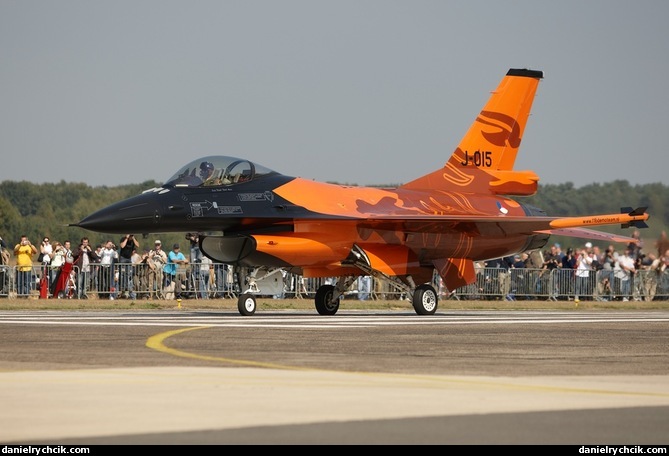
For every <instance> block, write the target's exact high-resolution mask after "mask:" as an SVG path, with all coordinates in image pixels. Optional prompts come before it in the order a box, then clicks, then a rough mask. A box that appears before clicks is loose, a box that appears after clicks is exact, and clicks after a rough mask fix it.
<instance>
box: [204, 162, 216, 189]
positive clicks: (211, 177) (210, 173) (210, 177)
mask: <svg viewBox="0 0 669 456" xmlns="http://www.w3.org/2000/svg"><path fill="white" fill-rule="evenodd" d="M214 171H215V170H214V165H213V164H212V163H211V162H208V161H203V162H202V163H200V179H202V183H203V184H202V185H219V184H220V181H218V179H217V178H216V175H215V172H214Z"/></svg>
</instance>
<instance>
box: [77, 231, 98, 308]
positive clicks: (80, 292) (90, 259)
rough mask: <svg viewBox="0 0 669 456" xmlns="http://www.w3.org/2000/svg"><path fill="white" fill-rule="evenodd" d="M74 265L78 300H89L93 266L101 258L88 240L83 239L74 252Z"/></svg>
mask: <svg viewBox="0 0 669 456" xmlns="http://www.w3.org/2000/svg"><path fill="white" fill-rule="evenodd" d="M74 258H75V260H74V264H75V265H76V266H77V270H78V274H77V298H79V299H82V298H83V299H87V298H88V296H87V294H86V292H87V291H88V290H89V289H90V288H91V280H90V279H91V265H92V264H95V263H98V262H99V261H100V258H99V257H98V255H97V254H96V253H95V251H94V250H93V249H92V248H91V246H90V244H89V241H88V238H87V237H83V238H81V243H80V244H79V247H78V248H77V251H76V252H74Z"/></svg>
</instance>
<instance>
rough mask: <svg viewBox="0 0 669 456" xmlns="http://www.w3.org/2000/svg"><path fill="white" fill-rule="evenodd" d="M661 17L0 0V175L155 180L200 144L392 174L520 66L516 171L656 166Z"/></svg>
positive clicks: (386, 1) (363, 180) (491, 8)
mask: <svg viewBox="0 0 669 456" xmlns="http://www.w3.org/2000/svg"><path fill="white" fill-rule="evenodd" d="M668 18H669V1H666V0H656V1H645V0H641V1H629V0H627V1H619V0H587V1H585V0H578V1H575V0H568V1H564V0H563V1H537V0H531V1H529V0H528V1H492V0H491V1H472V0H466V1H465V0H463V1H447V0H435V1H426V0H406V1H393V0H378V1H377V0H354V1H349V0H331V1H319V0H304V1H293V0H267V1H253V0H234V1H230V0H217V1H208V0H194V1H165V0H159V1H158V0H156V1H142V0H132V1H118V0H115V1H106V2H105V1H89V0H82V1H70V0H59V1H50V0H49V1H46V0H44V1H35V0H0V82H1V83H0V149H1V159H0V181H3V180H14V181H22V180H27V181H31V182H35V183H43V182H60V181H61V180H64V181H66V182H84V183H86V184H90V185H109V186H115V185H121V184H130V183H141V182H143V181H145V180H148V179H155V180H157V181H160V182H162V181H164V180H165V179H167V178H168V177H169V176H170V175H172V174H173V173H174V172H175V171H176V170H177V169H178V168H179V167H180V166H181V165H183V164H185V163H186V162H189V161H191V160H193V159H196V158H198V157H200V156H205V155H219V154H220V155H231V156H236V157H245V158H248V159H251V160H253V161H255V162H257V163H260V164H262V165H264V166H265V167H268V168H270V169H273V170H275V171H278V172H281V173H283V174H288V175H292V176H299V177H304V178H309V179H315V180H319V181H337V182H340V183H351V184H360V185H364V184H396V183H402V182H407V181H409V180H412V179H414V178H416V177H419V176H421V175H423V174H426V173H428V172H430V171H433V170H435V169H437V168H439V167H441V166H442V165H443V164H444V162H445V161H446V160H447V158H448V157H449V156H450V154H451V153H452V152H453V150H454V148H455V147H456V145H457V144H458V142H459V141H460V139H461V137H462V136H463V135H464V133H465V132H466V130H467V128H468V127H469V125H470V124H471V123H472V121H473V120H474V118H475V117H476V115H477V114H478V112H479V111H480V110H481V108H482V107H483V104H484V103H485V102H486V100H487V99H488V96H489V92H490V91H491V90H493V89H495V88H496V87H497V84H498V83H499V81H500V79H501V78H502V77H503V76H504V74H505V73H506V72H507V70H508V69H509V68H531V69H536V70H543V71H544V76H545V78H544V80H543V81H542V82H541V83H540V85H539V90H538V92H537V97H536V99H535V101H534V106H533V109H532V117H531V118H530V122H529V124H528V126H527V129H526V131H525V137H524V138H523V143H522V146H521V149H520V153H519V155H518V160H517V162H516V167H517V168H518V169H531V170H534V171H536V172H537V174H538V175H539V176H540V178H541V181H540V182H541V183H544V184H545V183H551V184H556V183H564V182H573V183H574V184H575V185H576V186H579V187H580V186H582V185H586V184H589V183H593V182H610V181H613V180H615V179H626V180H628V181H629V182H630V183H632V184H644V183H652V182H663V183H665V184H666V183H667V180H666V179H665V176H667V175H668V174H669V158H668V157H669V154H668V153H667V150H666V149H667V145H666V143H665V142H664V140H663V139H662V138H663V137H664V136H663V135H665V134H666V133H667V131H668V130H669V109H668V106H669V27H667V25H666V21H667V19H668Z"/></svg>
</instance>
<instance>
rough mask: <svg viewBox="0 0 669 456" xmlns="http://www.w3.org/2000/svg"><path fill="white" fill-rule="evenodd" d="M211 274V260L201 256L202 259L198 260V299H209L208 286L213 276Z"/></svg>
mask: <svg viewBox="0 0 669 456" xmlns="http://www.w3.org/2000/svg"><path fill="white" fill-rule="evenodd" d="M213 272H214V263H213V262H212V261H211V258H209V257H208V256H206V255H202V259H201V260H200V271H199V273H200V277H199V279H200V280H199V284H200V293H199V297H200V299H209V284H210V282H211V276H212V275H213Z"/></svg>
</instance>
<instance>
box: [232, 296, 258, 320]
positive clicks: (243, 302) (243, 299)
mask: <svg viewBox="0 0 669 456" xmlns="http://www.w3.org/2000/svg"><path fill="white" fill-rule="evenodd" d="M256 307H257V302H256V297H255V296H253V295H252V294H251V293H244V294H241V295H239V298H237V309H238V310H239V313H240V314H242V315H244V316H245V317H250V316H251V315H253V314H254V313H256Z"/></svg>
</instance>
